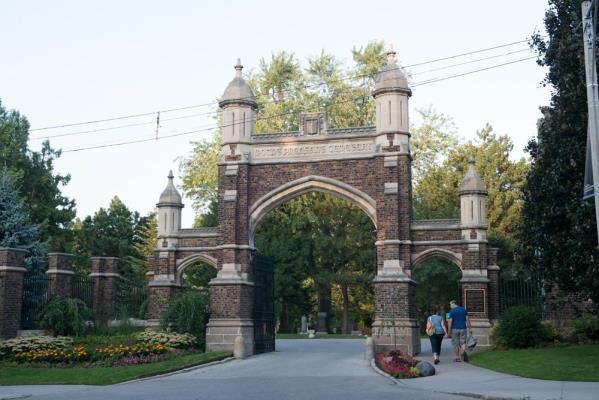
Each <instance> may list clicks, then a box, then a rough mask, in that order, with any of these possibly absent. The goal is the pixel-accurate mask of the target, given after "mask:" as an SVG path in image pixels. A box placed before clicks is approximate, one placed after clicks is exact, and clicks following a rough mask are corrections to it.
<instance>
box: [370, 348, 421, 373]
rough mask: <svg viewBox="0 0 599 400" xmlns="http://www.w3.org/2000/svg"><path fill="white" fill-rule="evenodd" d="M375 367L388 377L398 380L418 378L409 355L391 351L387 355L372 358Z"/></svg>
mask: <svg viewBox="0 0 599 400" xmlns="http://www.w3.org/2000/svg"><path fill="white" fill-rule="evenodd" d="M374 361H375V363H376V366H377V367H379V368H380V369H381V370H383V371H385V372H386V373H388V374H389V375H391V376H393V377H395V378H399V379H405V378H417V377H418V376H420V373H419V372H418V369H417V368H416V364H417V363H418V361H416V360H415V359H414V358H413V357H412V355H411V354H409V353H402V352H401V351H399V350H393V351H391V352H389V354H377V355H376V356H375V358H374Z"/></svg>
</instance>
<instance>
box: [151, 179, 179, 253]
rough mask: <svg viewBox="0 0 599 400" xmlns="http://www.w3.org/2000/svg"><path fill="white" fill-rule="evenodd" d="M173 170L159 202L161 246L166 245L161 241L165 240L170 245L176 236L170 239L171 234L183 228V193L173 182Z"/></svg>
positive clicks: (159, 236) (159, 237) (157, 205)
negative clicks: (180, 192)
mask: <svg viewBox="0 0 599 400" xmlns="http://www.w3.org/2000/svg"><path fill="white" fill-rule="evenodd" d="M173 178H174V176H173V171H169V173H168V183H167V185H166V188H164V191H163V192H162V194H161V195H160V199H159V200H158V204H156V207H157V208H158V215H157V218H158V239H159V240H158V242H159V245H158V246H159V247H164V246H163V245H162V244H161V243H162V242H163V240H165V239H166V240H167V242H168V244H169V245H170V244H171V243H170V242H171V241H172V240H175V239H174V238H172V239H169V237H170V236H174V235H176V234H177V232H179V229H181V209H182V208H183V207H184V206H183V202H182V201H181V194H179V191H178V190H177V188H176V187H175V185H174V183H173Z"/></svg>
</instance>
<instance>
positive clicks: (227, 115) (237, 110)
mask: <svg viewBox="0 0 599 400" xmlns="http://www.w3.org/2000/svg"><path fill="white" fill-rule="evenodd" d="M242 70H243V65H241V60H239V59H238V60H237V64H236V65H235V78H233V80H232V81H231V82H230V83H229V85H228V86H227V88H226V89H225V92H224V93H223V96H222V98H221V100H220V102H219V103H218V105H219V107H220V108H221V109H222V110H223V140H222V146H223V147H222V155H223V158H224V159H223V161H225V162H226V161H240V160H242V159H245V158H246V154H248V153H249V143H250V140H251V135H252V133H253V131H254V112H255V110H256V106H257V104H256V98H255V97H254V92H252V89H251V88H250V86H249V85H248V84H247V82H246V81H245V79H243V76H242V74H241V72H242Z"/></svg>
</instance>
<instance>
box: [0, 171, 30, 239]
mask: <svg viewBox="0 0 599 400" xmlns="http://www.w3.org/2000/svg"><path fill="white" fill-rule="evenodd" d="M38 239H39V229H38V227H37V226H36V225H33V224H31V223H30V222H29V216H28V215H27V211H26V210H25V205H24V203H23V200H21V199H19V197H18V193H17V189H16V188H15V185H14V184H13V182H12V181H11V179H10V178H9V177H8V173H7V170H6V169H3V170H0V247H13V248H24V249H29V248H30V247H31V246H32V245H33V243H35V242H37V241H38Z"/></svg>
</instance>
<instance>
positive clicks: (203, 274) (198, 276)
mask: <svg viewBox="0 0 599 400" xmlns="http://www.w3.org/2000/svg"><path fill="white" fill-rule="evenodd" d="M213 278H216V269H215V268H214V267H213V266H211V265H208V264H206V263H198V264H195V265H190V266H189V267H187V268H185V270H184V271H183V274H182V276H181V280H182V281H183V283H184V284H185V286H186V287H188V288H192V289H196V290H203V291H205V292H207V291H208V283H209V282H210V280H211V279H213Z"/></svg>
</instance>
